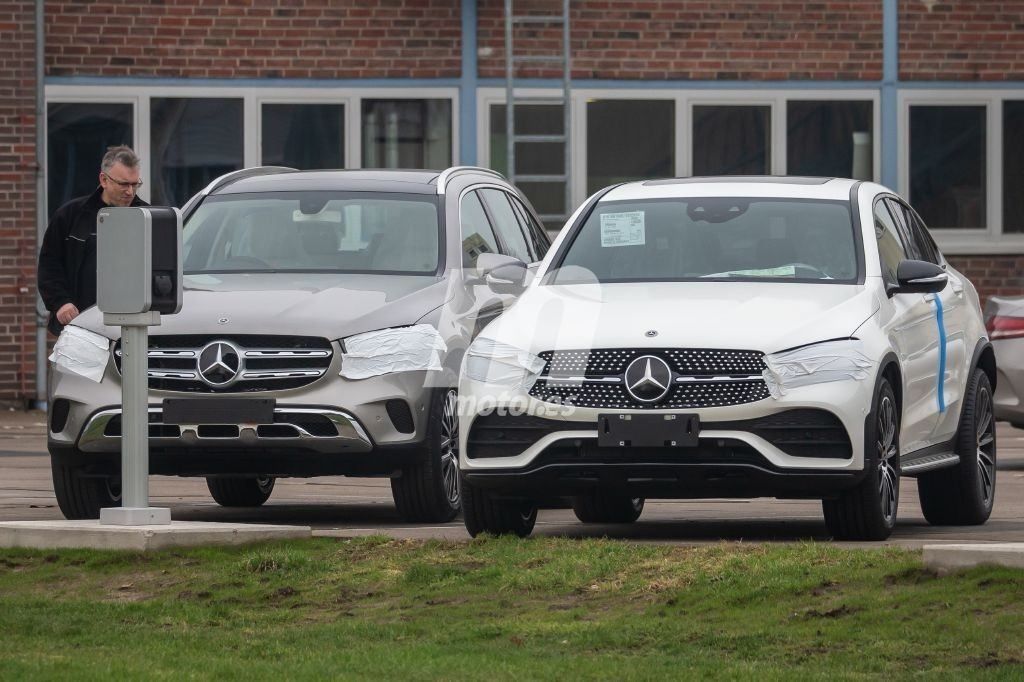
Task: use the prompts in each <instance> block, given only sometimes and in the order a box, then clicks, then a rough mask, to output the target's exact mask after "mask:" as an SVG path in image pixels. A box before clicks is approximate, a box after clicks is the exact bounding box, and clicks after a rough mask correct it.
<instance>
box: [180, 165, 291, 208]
mask: <svg viewBox="0 0 1024 682" xmlns="http://www.w3.org/2000/svg"><path fill="white" fill-rule="evenodd" d="M297 170H298V169H296V168H289V167H287V166H253V167H252V168H242V169H241V170H236V171H231V172H230V173H225V174H224V175H222V176H220V177H219V178H217V179H215V180H214V181H213V182H211V183H210V184H209V185H207V186H206V187H204V188H203V189H201V190H200V191H199V192H198V193H196V194H195V196H193V197H192V198H191V199H189V200H188V201H187V202H185V205H184V206H182V208H181V216H182V218H183V219H184V218H188V216H189V214H190V213H191V212H192V211H193V210H194V209H195V207H196V206H197V205H198V204H199V202H200V201H201V200H202V199H203V198H205V197H207V196H208V195H210V194H212V193H213V192H215V191H217V190H218V189H221V188H222V187H227V186H228V185H230V184H231V183H232V182H235V181H236V180H244V179H245V178H253V177H256V176H258V175H274V174H275V173H294V172H296V171H297Z"/></svg>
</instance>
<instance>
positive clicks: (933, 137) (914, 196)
mask: <svg viewBox="0 0 1024 682" xmlns="http://www.w3.org/2000/svg"><path fill="white" fill-rule="evenodd" d="M985 183H986V179H985V107H983V106H912V107H910V203H911V205H912V206H913V207H914V208H915V209H917V212H918V213H920V214H921V218H922V219H923V220H924V221H925V223H926V224H928V225H929V226H930V227H931V228H932V229H933V230H934V229H936V228H943V227H985Z"/></svg>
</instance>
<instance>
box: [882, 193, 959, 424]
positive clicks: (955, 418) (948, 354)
mask: <svg viewBox="0 0 1024 682" xmlns="http://www.w3.org/2000/svg"><path fill="white" fill-rule="evenodd" d="M890 201H892V203H893V205H894V206H898V208H899V210H902V212H903V215H904V219H905V220H906V221H907V224H908V227H909V229H910V232H911V238H912V239H913V240H914V241H915V243H916V244H917V249H918V251H919V252H920V254H921V256H920V258H921V260H925V261H928V262H929V263H935V264H936V265H938V266H940V267H942V268H943V269H946V274H947V275H948V277H949V284H947V285H946V287H945V288H944V289H943V290H942V291H940V292H939V293H937V294H931V295H930V297H931V299H932V302H933V305H935V306H936V327H937V328H939V327H940V325H941V333H940V336H939V344H940V345H939V349H938V350H939V357H938V369H937V371H936V381H937V382H940V381H941V383H939V384H938V385H937V388H936V396H941V397H942V400H941V402H939V414H938V416H937V419H936V424H935V430H934V432H933V433H932V435H931V440H932V442H935V443H939V442H944V441H947V440H949V439H950V438H952V437H953V434H954V433H955V432H956V429H957V425H958V422H959V420H960V401H961V400H962V399H963V395H964V388H965V385H966V382H967V376H966V374H967V362H968V360H969V357H968V350H967V316H968V307H967V301H966V297H965V294H964V282H963V280H961V279H960V276H959V275H957V273H956V272H955V271H953V270H952V268H946V262H945V260H944V259H943V258H942V254H940V253H939V249H938V247H937V246H936V245H935V242H934V241H933V240H932V238H931V235H929V234H928V228H927V227H925V224H924V221H923V220H921V217H920V216H919V215H917V212H916V211H914V210H913V209H912V208H910V206H908V205H907V204H905V203H903V202H902V201H897V200H895V199H891V200H890ZM938 303H941V308H940V306H939V305H938ZM940 311H941V315H939V312H940ZM940 377H941V380H940Z"/></svg>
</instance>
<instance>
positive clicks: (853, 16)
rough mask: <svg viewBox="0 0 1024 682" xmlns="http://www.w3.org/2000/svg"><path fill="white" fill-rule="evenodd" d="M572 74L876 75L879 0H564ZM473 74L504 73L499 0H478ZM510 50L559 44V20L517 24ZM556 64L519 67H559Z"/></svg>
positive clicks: (529, 8)
mask: <svg viewBox="0 0 1024 682" xmlns="http://www.w3.org/2000/svg"><path fill="white" fill-rule="evenodd" d="M552 7H554V8H556V9H555V10H554V11H556V12H557V11H560V8H561V3H560V2H552V1H551V0H546V1H544V0H534V1H532V2H526V1H525V0H518V1H517V2H516V3H515V11H516V13H517V14H528V13H533V14H550V13H552ZM570 11H571V13H572V16H571V24H570V25H571V28H572V34H571V35H572V52H573V64H572V67H573V77H574V78H606V79H650V80H665V79H687V80H759V81H760V80H877V79H879V78H881V77H882V3H881V0H851V1H850V2H834V1H829V2H792V1H787V0H774V1H766V0H757V1H743V2H715V1H714V0H696V1H692V2H691V1H688V2H654V1H651V0H626V1H614V2H613V1H611V0H578V1H576V2H572V3H571V10H570ZM478 14H479V38H478V42H479V45H480V47H482V48H485V49H486V48H490V50H491V51H492V52H491V54H490V55H489V56H484V55H481V58H480V75H481V76H482V77H496V78H503V77H504V76H505V59H504V55H505V53H504V49H505V48H504V46H505V21H504V3H503V2H502V1H501V0H482V1H481V2H480V3H479V10H478ZM515 36H516V37H515V43H516V54H558V53H559V52H560V51H561V44H562V42H561V40H562V38H561V36H562V34H561V27H560V26H558V25H551V24H547V25H543V26H540V27H536V26H529V25H526V26H522V27H519V28H517V29H516V33H515ZM559 68H560V67H558V66H557V65H556V67H555V68H529V69H527V68H524V69H517V73H518V74H522V75H523V76H527V77H529V76H547V77H559V76H560V75H561V72H560V71H559Z"/></svg>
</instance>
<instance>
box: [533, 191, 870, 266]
mask: <svg viewBox="0 0 1024 682" xmlns="http://www.w3.org/2000/svg"><path fill="white" fill-rule="evenodd" d="M856 253H857V250H856V246H855V242H854V234H853V222H852V220H851V215H850V208H849V204H848V202H844V201H820V200H803V199H760V198H687V199H648V200H642V201H615V202H603V203H599V204H597V206H596V208H595V209H594V211H593V212H592V213H591V214H590V216H589V217H588V218H587V221H586V222H585V223H584V224H583V226H582V227H581V228H580V230H579V233H578V234H577V235H576V237H575V239H573V240H572V242H571V243H570V244H569V246H568V249H567V250H566V251H565V253H564V255H563V256H562V258H561V261H560V262H556V263H555V264H554V268H555V269H554V270H553V272H552V273H551V274H550V275H548V277H547V279H546V281H547V283H552V284H570V283H580V282H594V281H597V282H664V281H751V280H756V281H784V282H793V281H801V282H835V283H850V282H855V281H856V279H857V256H856Z"/></svg>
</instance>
